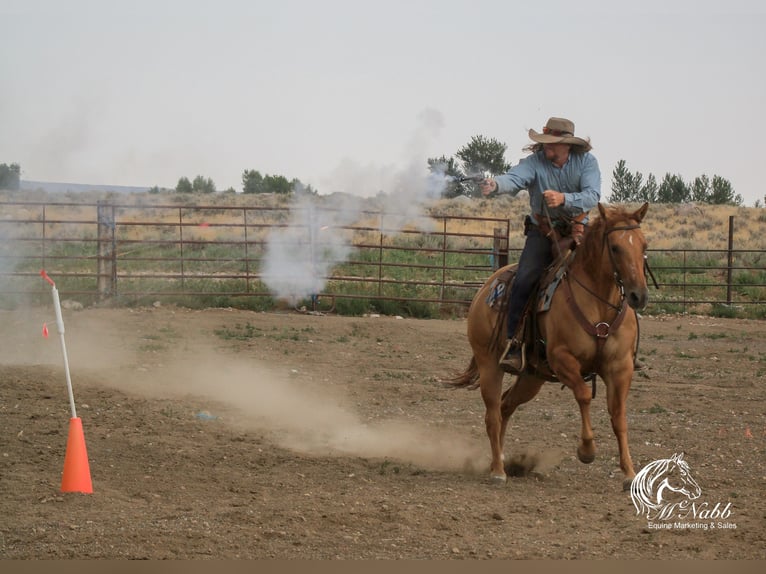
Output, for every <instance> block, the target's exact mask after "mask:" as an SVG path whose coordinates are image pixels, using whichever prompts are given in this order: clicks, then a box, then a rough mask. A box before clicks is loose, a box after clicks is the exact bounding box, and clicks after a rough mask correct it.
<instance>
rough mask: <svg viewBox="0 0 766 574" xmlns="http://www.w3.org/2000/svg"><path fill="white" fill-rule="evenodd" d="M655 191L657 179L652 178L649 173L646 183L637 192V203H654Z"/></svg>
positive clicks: (651, 174) (652, 175) (655, 198)
mask: <svg viewBox="0 0 766 574" xmlns="http://www.w3.org/2000/svg"><path fill="white" fill-rule="evenodd" d="M657 189H658V186H657V178H655V177H654V174H653V173H650V174H649V176H648V177H647V178H646V182H645V183H644V184H643V185H642V186H641V189H639V190H638V196H637V197H636V201H637V203H644V202H645V201H648V202H649V203H655V202H656V201H657Z"/></svg>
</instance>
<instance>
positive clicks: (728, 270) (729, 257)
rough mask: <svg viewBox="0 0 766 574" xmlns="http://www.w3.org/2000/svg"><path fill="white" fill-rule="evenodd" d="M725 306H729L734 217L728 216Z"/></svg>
mask: <svg viewBox="0 0 766 574" xmlns="http://www.w3.org/2000/svg"><path fill="white" fill-rule="evenodd" d="M726 263H727V268H726V304H727V305H731V268H732V265H733V263H734V216H733V215H730V216H729V249H728V253H727V258H726Z"/></svg>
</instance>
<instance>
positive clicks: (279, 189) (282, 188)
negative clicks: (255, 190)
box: [263, 175, 292, 194]
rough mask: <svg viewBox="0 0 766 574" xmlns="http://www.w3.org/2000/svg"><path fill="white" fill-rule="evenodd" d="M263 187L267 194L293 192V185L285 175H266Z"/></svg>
mask: <svg viewBox="0 0 766 574" xmlns="http://www.w3.org/2000/svg"><path fill="white" fill-rule="evenodd" d="M263 186H264V188H265V189H266V192H267V193H282V194H287V193H290V192H291V191H292V185H291V184H290V182H289V181H288V179H287V178H286V177H285V176H284V175H266V177H264V178H263Z"/></svg>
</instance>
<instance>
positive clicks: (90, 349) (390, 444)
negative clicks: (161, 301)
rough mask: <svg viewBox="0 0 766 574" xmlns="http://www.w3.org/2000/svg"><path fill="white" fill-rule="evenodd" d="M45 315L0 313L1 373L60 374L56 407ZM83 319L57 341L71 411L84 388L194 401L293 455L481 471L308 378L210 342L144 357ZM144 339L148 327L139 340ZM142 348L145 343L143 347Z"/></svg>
mask: <svg viewBox="0 0 766 574" xmlns="http://www.w3.org/2000/svg"><path fill="white" fill-rule="evenodd" d="M49 314H50V313H49V312H48V311H47V310H40V309H37V310H34V311H32V310H17V311H14V312H5V311H0V365H27V366H33V365H41V366H42V365H44V366H50V367H53V368H56V369H60V370H61V371H62V404H64V401H65V400H66V390H65V386H64V384H63V381H64V379H63V352H62V349H61V346H60V343H59V341H60V335H59V334H58V332H57V330H56V327H55V322H53V323H52V322H51V321H50V317H49V316H48V315H49ZM86 315H87V314H83V315H81V314H79V313H77V314H74V315H73V316H71V317H68V319H67V326H66V333H65V341H66V346H67V356H68V358H69V364H70V368H71V373H72V381H73V390H74V396H75V401H76V403H77V404H78V405H79V404H80V402H85V401H84V399H83V398H81V396H80V395H81V391H80V390H79V382H80V381H82V382H85V383H87V384H96V385H98V386H104V387H108V388H113V389H116V390H119V391H120V392H124V393H126V394H128V395H129V396H130V395H133V396H140V397H142V398H162V399H178V400H179V401H186V400H188V399H194V402H195V403H197V404H199V403H202V404H203V405H205V410H206V411H207V412H208V413H209V414H210V415H211V416H213V417H215V418H216V419H217V420H216V421H214V424H219V423H220V424H224V425H228V426H230V427H232V428H236V429H244V430H249V431H257V432H261V433H264V435H265V436H266V437H267V439H268V440H269V441H271V442H273V443H275V444H277V445H279V446H281V447H283V448H287V449H290V450H292V451H294V452H298V453H303V454H310V455H322V456H359V457H365V458H384V459H390V460H395V461H399V462H402V463H411V464H413V465H415V466H417V467H418V468H426V469H432V470H447V471H451V470H457V471H461V472H472V473H473V472H479V470H478V469H483V468H484V467H486V453H485V452H484V451H483V450H482V448H481V447H482V446H483V443H481V444H480V443H478V442H477V441H472V440H469V437H467V436H464V435H462V434H458V433H457V432H456V431H454V430H452V429H445V428H436V427H431V426H428V424H427V422H426V421H411V420H402V419H398V418H393V417H392V418H387V419H375V420H368V419H366V418H365V416H364V415H363V414H361V413H359V412H358V409H355V405H353V404H351V399H349V397H348V396H347V395H346V394H344V393H343V392H342V389H340V388H339V387H337V386H335V385H334V384H333V383H332V382H327V381H323V382H321V383H318V382H316V381H314V380H312V379H311V377H310V376H309V374H308V373H297V372H294V371H292V370H290V369H284V368H283V369H282V370H279V369H278V368H277V367H274V366H271V365H264V364H261V363H259V362H257V361H254V360H249V359H243V358H242V357H241V356H235V355H233V354H227V353H226V352H225V351H224V352H222V351H221V350H218V349H216V348H214V347H215V341H211V342H209V343H205V342H195V343H193V344H186V343H184V344H182V345H179V348H177V349H175V350H173V351H168V352H165V351H163V352H162V353H157V354H154V355H152V354H151V353H149V354H147V353H146V351H145V350H144V351H141V350H140V349H138V350H137V349H136V346H135V344H134V343H135V342H134V341H132V340H131V341H128V340H126V339H125V337H124V336H125V330H126V328H125V327H124V326H123V328H122V329H113V330H112V329H109V328H108V326H106V327H105V325H103V324H102V319H100V320H98V321H97V322H96V323H98V324H99V328H92V327H94V326H95V324H93V325H91V324H90V322H89V321H88V320H85V317H86ZM46 320H47V321H48V326H49V330H50V335H49V337H48V338H47V339H44V338H43V337H42V336H41V332H40V327H41V325H42V324H43V322H44V321H46ZM81 321H82V323H81ZM150 332H151V329H149V328H147V329H146V334H148V333H150ZM144 335H145V333H144V331H143V329H142V330H141V331H136V332H135V333H134V336H135V337H136V338H137V339H138V340H142V337H143V336H144ZM145 340H146V341H147V344H149V345H150V344H151V339H145ZM207 344H209V346H207V347H206V346H205V345H207ZM0 368H1V367H0ZM90 406H91V408H92V407H93V406H94V405H90ZM189 416H194V413H190V414H189Z"/></svg>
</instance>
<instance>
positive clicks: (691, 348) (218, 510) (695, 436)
mask: <svg viewBox="0 0 766 574" xmlns="http://www.w3.org/2000/svg"><path fill="white" fill-rule="evenodd" d="M64 321H65V326H66V334H65V337H66V346H67V356H68V359H69V364H70V369H71V375H72V383H73V388H74V396H75V399H76V405H77V414H78V416H79V417H80V418H81V420H82V424H83V429H84V435H85V439H86V442H87V449H88V458H89V465H90V473H91V476H92V480H93V488H94V492H93V494H88V495H85V494H76V493H67V494H62V493H61V492H60V485H61V475H62V470H63V461H64V455H65V452H66V440H67V429H68V424H69V416H70V411H69V402H68V398H67V390H66V378H65V371H64V366H63V354H62V348H61V339H60V337H59V335H58V332H57V330H56V326H55V317H54V315H53V309H52V306H51V307H50V308H31V309H18V310H14V311H0V434H1V436H2V439H1V440H0V513H2V515H3V517H4V518H3V520H2V521H0V558H27V559H31V558H38V559H42V558H46V559H68V558H85V559H100V558H148V559H158V558H173V559H175V558H189V559H198V558H265V559H268V558H287V559H294V558H315V559H334V558H344V559H400V558H410V559H421V558H422V559H489V558H495V559H508V558H554V559H563V558H580V559H602V558H622V559H638V558H665V559H671V558H673V559H683V558H698V559H714V558H728V559H745V558H749V559H763V558H765V557H766V502H765V501H764V500H765V497H764V492H765V491H766V457H765V456H764V455H765V454H766V409H765V408H764V405H765V404H766V402H765V399H766V322H756V321H743V320H734V319H717V318H710V317H696V316H685V317H662V318H657V317H644V318H643V319H642V321H641V330H642V339H641V352H640V357H641V358H642V360H643V361H644V362H646V364H647V366H648V367H647V369H646V370H645V371H644V372H642V373H637V374H636V375H635V376H634V380H633V388H632V389H631V395H630V398H629V403H628V406H629V424H630V444H631V449H632V454H633V459H634V462H635V463H636V468H637V470H638V469H639V468H641V467H643V466H644V465H646V464H648V463H650V462H651V461H654V460H657V459H662V458H668V457H670V456H671V455H673V454H674V453H677V452H684V453H685V457H686V460H687V462H688V464H689V466H690V469H691V471H692V472H693V474H694V477H695V479H696V480H697V483H698V484H699V486H700V488H701V490H702V496H701V498H700V499H699V500H704V501H707V502H709V503H710V506H711V507H712V506H713V504H714V503H719V502H720V503H721V505H724V504H726V503H729V502H730V503H731V506H730V509H731V512H730V516H729V517H728V518H727V519H726V520H725V521H724V522H725V524H724V525H723V527H716V528H712V529H708V530H704V531H703V530H701V529H690V528H677V529H670V530H658V529H655V528H652V527H651V526H649V524H648V522H647V519H646V517H643V516H638V515H637V513H636V509H635V508H634V506H633V503H632V501H631V497H630V494H629V493H625V492H623V491H622V489H621V482H622V477H621V473H620V471H619V468H618V462H617V445H616V441H615V439H614V436H613V434H612V431H611V427H610V423H609V419H608V416H607V413H606V407H605V403H604V396H605V393H604V387H603V383H601V382H600V381H599V388H598V394H597V397H596V399H595V401H594V404H593V424H594V430H595V432H596V440H597V448H598V454H597V458H596V460H595V462H593V463H592V464H590V465H584V464H582V463H580V462H578V461H577V458H576V455H575V446H576V442H577V435H578V432H579V411H578V409H577V405H576V403H575V401H574V399H573V397H572V394H571V392H570V391H568V390H562V389H561V388H560V386H559V385H555V384H548V385H546V386H545V387H544V388H543V390H542V391H541V392H540V394H539V395H538V397H537V398H536V399H535V400H534V401H532V402H530V403H529V404H527V405H525V406H523V407H522V408H521V409H520V410H519V411H518V412H517V413H516V414H515V415H514V417H513V419H512V420H511V423H510V427H509V433H508V438H507V440H506V455H507V456H518V455H521V454H525V453H526V454H527V455H530V456H533V457H535V458H536V459H537V460H538V461H539V463H538V465H537V467H536V468H535V469H534V471H533V472H531V473H530V474H528V475H526V476H522V477H513V478H509V480H508V482H507V484H506V485H504V486H495V485H492V484H491V483H490V481H489V480H488V475H487V470H488V463H489V445H488V441H487V439H486V435H485V431H484V422H483V416H484V408H483V404H482V402H481V397H480V394H479V392H478V391H476V390H464V389H458V390H455V389H448V388H445V387H444V386H443V384H442V380H443V379H445V378H447V377H449V376H450V375H454V374H456V373H457V372H459V371H461V370H462V369H463V368H464V367H465V366H466V365H467V362H468V359H469V357H470V355H469V349H468V344H467V340H466V336H465V321H463V320H415V319H402V318H396V317H379V316H370V317H357V318H352V317H337V316H333V315H310V314H303V313H299V312H295V311H289V312H282V313H256V312H248V311H236V310H230V309H210V310H188V309H181V308H169V307H164V306H159V307H150V308H141V309H109V308H92V309H85V310H71V309H65V310H64ZM43 323H47V326H48V329H49V332H50V335H49V337H48V338H44V337H43V336H42V334H41V333H42V326H43ZM507 384H510V378H509V379H508V381H507ZM699 500H698V502H699ZM706 522H709V523H713V525H714V526H715V525H716V523H719V524H720V521H715V520H707V521H706ZM727 525H728V526H727ZM732 525H733V526H732Z"/></svg>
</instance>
